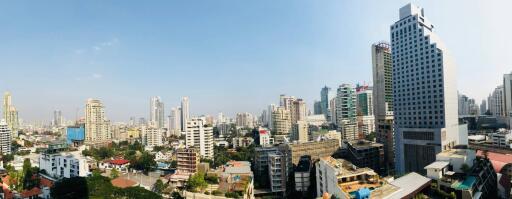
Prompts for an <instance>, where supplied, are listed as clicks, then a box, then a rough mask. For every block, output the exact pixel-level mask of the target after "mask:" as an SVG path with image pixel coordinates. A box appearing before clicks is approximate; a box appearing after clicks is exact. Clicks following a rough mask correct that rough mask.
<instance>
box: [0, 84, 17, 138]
mask: <svg viewBox="0 0 512 199" xmlns="http://www.w3.org/2000/svg"><path fill="white" fill-rule="evenodd" d="M2 108H3V109H2V110H3V115H4V119H5V122H6V123H7V126H8V127H9V129H10V130H11V137H18V130H19V125H20V124H19V120H18V111H17V110H16V108H15V107H14V105H12V96H11V93H9V92H5V93H4V104H3V107H2Z"/></svg>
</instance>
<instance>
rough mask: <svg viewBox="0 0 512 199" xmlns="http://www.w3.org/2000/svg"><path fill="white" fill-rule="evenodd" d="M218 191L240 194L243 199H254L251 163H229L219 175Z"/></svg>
mask: <svg viewBox="0 0 512 199" xmlns="http://www.w3.org/2000/svg"><path fill="white" fill-rule="evenodd" d="M219 190H220V191H222V192H224V193H226V192H241V193H242V195H243V196H242V198H243V199H254V175H253V173H252V171H251V163H250V162H247V161H229V162H227V163H226V164H225V165H223V166H222V168H221V172H220V173H219Z"/></svg>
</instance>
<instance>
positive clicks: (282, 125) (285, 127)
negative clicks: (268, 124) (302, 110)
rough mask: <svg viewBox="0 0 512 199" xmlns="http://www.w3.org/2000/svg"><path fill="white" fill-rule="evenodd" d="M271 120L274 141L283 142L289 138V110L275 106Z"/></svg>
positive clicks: (290, 124)
mask: <svg viewBox="0 0 512 199" xmlns="http://www.w3.org/2000/svg"><path fill="white" fill-rule="evenodd" d="M272 122H273V125H272V126H273V129H272V130H273V131H274V132H275V133H274V141H275V142H276V143H284V142H285V140H289V138H290V133H291V127H292V120H291V116H290V110H287V109H286V108H284V107H277V108H276V109H275V110H274V112H272Z"/></svg>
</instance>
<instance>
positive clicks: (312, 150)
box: [279, 139, 340, 166]
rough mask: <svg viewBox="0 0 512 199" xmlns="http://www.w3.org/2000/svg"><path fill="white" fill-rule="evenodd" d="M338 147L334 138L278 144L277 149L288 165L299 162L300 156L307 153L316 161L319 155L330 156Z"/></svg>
mask: <svg viewBox="0 0 512 199" xmlns="http://www.w3.org/2000/svg"><path fill="white" fill-rule="evenodd" d="M339 148H340V145H339V140H336V139H328V140H320V141H311V142H304V143H288V144H281V145H279V151H281V152H282V153H283V155H285V156H286V157H287V159H288V162H289V166H292V165H297V164H299V160H300V157H302V156H305V155H308V156H310V157H311V159H312V161H316V160H318V159H320V158H321V157H325V156H331V155H332V154H334V153H335V152H336V151H338V149H339Z"/></svg>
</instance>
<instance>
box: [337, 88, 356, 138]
mask: <svg viewBox="0 0 512 199" xmlns="http://www.w3.org/2000/svg"><path fill="white" fill-rule="evenodd" d="M356 109H357V108H356V90H355V88H354V87H353V86H352V85H351V84H342V85H340V86H339V87H338V89H337V94H336V117H337V119H336V123H337V124H338V130H339V131H341V135H342V138H343V139H344V140H355V139H358V138H359V136H358V135H357V117H356Z"/></svg>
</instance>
